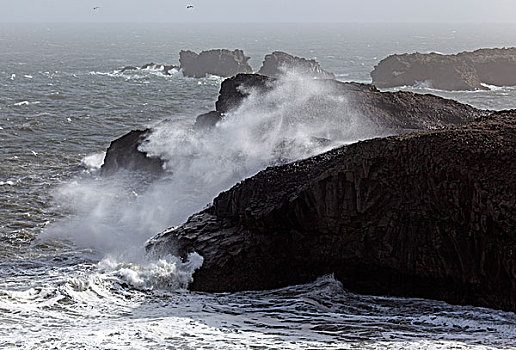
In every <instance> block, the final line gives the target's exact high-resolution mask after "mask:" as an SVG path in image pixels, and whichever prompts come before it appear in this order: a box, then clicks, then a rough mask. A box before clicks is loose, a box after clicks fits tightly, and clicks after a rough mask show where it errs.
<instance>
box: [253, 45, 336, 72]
mask: <svg viewBox="0 0 516 350" xmlns="http://www.w3.org/2000/svg"><path fill="white" fill-rule="evenodd" d="M287 71H293V72H296V73H299V74H303V75H305V76H310V77H313V78H320V79H335V75H334V74H333V73H330V72H327V71H325V70H324V69H322V68H321V66H320V65H319V63H317V62H316V61H315V60H307V59H305V58H302V57H296V56H292V55H290V54H288V53H286V52H282V51H274V52H273V53H271V54H268V55H266V56H265V60H264V61H263V64H262V67H261V68H260V70H259V71H258V74H262V75H266V76H269V77H278V76H280V75H281V74H284V73H285V72H287Z"/></svg>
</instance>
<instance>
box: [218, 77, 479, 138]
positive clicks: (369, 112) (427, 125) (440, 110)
mask: <svg viewBox="0 0 516 350" xmlns="http://www.w3.org/2000/svg"><path fill="white" fill-rule="evenodd" d="M276 83H278V80H276V79H274V78H269V77H265V76H262V75H258V74H238V75H237V76H235V77H232V78H229V79H226V80H224V82H222V85H221V88H220V94H219V98H218V100H217V102H216V109H217V111H218V112H220V113H228V112H229V111H231V110H232V109H235V108H237V107H238V106H239V105H240V104H241V103H242V101H243V100H244V99H245V97H247V96H248V95H249V92H250V91H251V90H253V89H254V90H258V91H260V92H261V93H267V92H269V91H272V90H273V89H274V87H275V86H276V85H275V84H276ZM309 84H311V86H312V87H313V86H321V87H325V88H326V89H325V93H327V94H333V95H335V96H336V97H345V98H346V99H347V100H348V102H349V105H350V106H351V107H352V111H343V113H359V114H360V116H361V118H364V119H366V120H368V121H370V122H371V123H373V124H374V125H376V126H377V127H378V128H380V129H382V130H385V129H389V130H390V132H395V133H399V132H403V131H407V130H423V129H433V128H440V127H443V126H447V125H454V124H462V123H465V122H468V121H471V120H473V119H474V118H476V117H479V116H482V115H486V114H487V113H488V112H486V111H481V110H477V109H475V108H473V107H471V106H469V105H465V104H461V103H459V102H456V101H453V100H448V99H444V98H441V97H438V96H434V95H422V94H415V93H412V92H405V91H398V92H380V91H379V90H378V89H376V88H375V87H374V86H373V85H369V84H360V83H343V82H339V81H336V80H310V81H309ZM314 103H317V101H314ZM323 107H324V106H321V108H323Z"/></svg>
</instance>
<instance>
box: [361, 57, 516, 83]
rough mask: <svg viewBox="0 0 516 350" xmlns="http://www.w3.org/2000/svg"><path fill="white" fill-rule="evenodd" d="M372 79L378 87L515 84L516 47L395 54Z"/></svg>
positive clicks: (377, 67)
mask: <svg viewBox="0 0 516 350" xmlns="http://www.w3.org/2000/svg"><path fill="white" fill-rule="evenodd" d="M371 77H372V79H373V84H374V85H376V86H378V87H379V88H390V87H396V86H412V85H416V84H425V85H428V86H429V87H432V88H436V89H442V90H482V89H484V90H485V89H488V88H487V87H486V86H484V85H483V84H489V85H498V86H508V85H516V48H509V49H505V48H504V49H480V50H476V51H474V52H462V53H459V54H457V55H442V54H437V53H429V54H421V53H413V54H402V55H392V56H389V57H387V58H385V59H383V60H382V61H380V63H379V64H378V65H377V66H376V67H375V68H374V70H373V71H372V72H371Z"/></svg>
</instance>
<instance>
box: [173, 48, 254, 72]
mask: <svg viewBox="0 0 516 350" xmlns="http://www.w3.org/2000/svg"><path fill="white" fill-rule="evenodd" d="M248 60H249V57H247V56H246V55H244V52H243V51H242V50H233V51H229V50H225V49H220V50H209V51H202V52H201V53H200V54H197V53H195V52H193V51H184V50H182V51H181V52H180V53H179V62H180V64H181V66H180V67H181V70H182V71H183V75H184V76H185V77H194V78H203V77H205V76H206V75H207V74H213V75H217V76H220V77H231V76H233V75H235V74H238V73H252V71H253V69H252V68H251V66H249V64H248V63H247V61H248Z"/></svg>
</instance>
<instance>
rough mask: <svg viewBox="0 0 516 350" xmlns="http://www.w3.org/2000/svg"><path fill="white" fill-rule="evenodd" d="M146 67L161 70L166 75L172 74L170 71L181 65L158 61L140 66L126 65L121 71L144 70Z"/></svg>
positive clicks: (177, 68)
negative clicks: (157, 62)
mask: <svg viewBox="0 0 516 350" xmlns="http://www.w3.org/2000/svg"><path fill="white" fill-rule="evenodd" d="M144 69H153V70H158V71H161V73H163V74H164V75H171V74H170V71H172V70H179V67H178V66H174V65H166V64H156V63H152V62H151V63H146V64H144V65H143V66H141V67H140V68H138V67H135V66H126V67H124V68H122V69H120V73H123V72H125V71H135V70H144Z"/></svg>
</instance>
